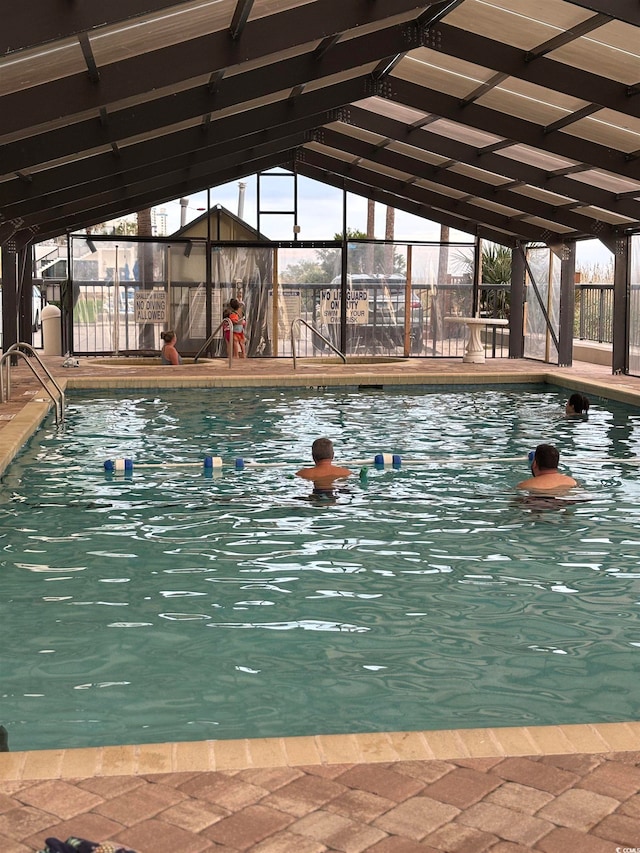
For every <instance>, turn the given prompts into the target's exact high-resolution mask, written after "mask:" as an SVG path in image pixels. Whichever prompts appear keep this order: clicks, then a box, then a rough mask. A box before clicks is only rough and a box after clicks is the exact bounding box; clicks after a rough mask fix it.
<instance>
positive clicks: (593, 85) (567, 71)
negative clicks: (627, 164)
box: [438, 23, 640, 118]
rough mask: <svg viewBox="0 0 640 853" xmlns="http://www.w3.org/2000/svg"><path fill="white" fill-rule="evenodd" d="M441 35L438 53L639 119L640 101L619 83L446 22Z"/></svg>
mask: <svg viewBox="0 0 640 853" xmlns="http://www.w3.org/2000/svg"><path fill="white" fill-rule="evenodd" d="M438 36H439V47H438V53H444V54H447V55H448V56H454V57H456V58H457V59H462V60H464V61H466V62H472V63H474V64H476V65H480V66H482V67H484V68H490V69H492V70H494V71H495V72H496V73H497V74H505V75H507V76H509V77H516V78H518V79H520V80H526V81H527V82H529V83H534V84H535V85H537V86H542V87H544V88H546V89H551V90H553V91H557V92H563V93H564V94H565V95H571V96H572V97H575V98H580V99H581V100H583V101H586V103H588V104H591V103H595V104H599V105H600V106H601V107H607V109H611V110H616V111H617V112H620V113H623V114H624V115H632V116H635V117H636V118H640V99H634V98H631V97H629V94H628V91H627V89H628V87H627V86H625V85H624V84H622V83H620V82H619V81H617V80H611V79H609V78H608V77H602V76H600V75H598V74H595V73H593V72H591V71H584V70H583V69H581V68H575V67H574V66H572V65H567V64H566V63H564V62H559V61H558V60H556V59H551V58H549V57H540V58H538V59H532V60H531V61H527V59H526V57H527V52H526V51H525V50H522V49H521V48H517V47H513V46H511V45H509V44H505V43H504V42H500V41H497V40H495V39H490V38H486V37H485V36H479V35H475V33H471V32H468V31H467V30H463V29H460V28H459V27H453V26H451V25H450V24H446V23H442V24H440V25H439V26H438ZM490 84H491V86H494V85H497V84H498V85H499V81H497V83H496V82H493V80H492V81H490ZM484 85H485V86H486V85H488V84H484ZM480 88H481V87H478V89H477V90H476V92H478V96H479V95H480V94H482V93H481V92H479V89H480ZM469 97H471V96H469Z"/></svg>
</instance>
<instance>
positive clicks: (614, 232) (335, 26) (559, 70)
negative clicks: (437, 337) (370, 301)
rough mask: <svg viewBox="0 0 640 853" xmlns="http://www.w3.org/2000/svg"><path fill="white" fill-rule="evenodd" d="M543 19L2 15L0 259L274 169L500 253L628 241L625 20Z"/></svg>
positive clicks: (354, 12)
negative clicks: (480, 239)
mask: <svg viewBox="0 0 640 853" xmlns="http://www.w3.org/2000/svg"><path fill="white" fill-rule="evenodd" d="M538 5H539V6H540V8H537V7H536V6H535V4H531V3H527V2H525V0H513V2H511V3H506V2H505V0H483V2H480V0H431V2H429V1H428V0H422V2H420V0H393V2H387V3H372V2H371V0H350V2H349V3H345V2H344V0H287V2H285V3H283V2H282V0H259V2H257V0H200V1H199V2H195V1H194V0H187V1H186V2H180V0H178V2H176V0H172V2H163V0H126V2H125V0H113V2H112V3H110V4H108V8H106V7H105V8H104V9H102V8H100V9H98V8H95V9H94V8H93V7H94V6H100V4H92V3H85V4H69V3H67V2H66V0H52V2H51V3H49V4H47V9H46V10H44V11H42V10H40V11H39V13H38V16H34V15H33V13H32V11H30V9H29V4H26V5H24V6H22V7H21V6H17V7H15V9H14V10H12V15H11V16H10V19H9V20H8V21H7V22H5V26H4V28H3V32H2V35H0V56H1V57H2V58H0V116H1V118H0V243H3V242H5V241H7V240H12V241H14V242H16V243H17V244H19V245H26V244H27V243H29V242H30V241H37V240H41V239H43V238H44V237H48V236H53V235H55V234H57V233H62V232H65V231H70V230H76V229H78V228H84V227H87V226H89V225H93V224H96V223H97V222H101V221H105V220H107V219H109V218H113V217H116V216H121V215H123V214H125V213H129V212H133V211H135V210H138V209H142V208H144V207H149V206H152V205H154V204H160V203H163V202H166V201H169V200H171V199H175V198H177V197H179V196H181V195H184V194H185V193H190V192H195V191H197V190H200V189H205V188H207V187H215V186H216V185H217V184H221V183H224V182H226V181H229V180H233V179H236V178H240V177H244V176H246V175H249V174H252V173H253V172H255V171H259V170H265V169H269V168H273V167H275V166H283V165H284V166H286V167H287V168H292V169H296V170H297V171H298V172H299V173H300V174H303V175H307V176H309V177H313V178H315V179H317V180H322V181H324V182H326V183H327V184H330V185H332V186H340V187H342V188H344V189H347V190H349V191H352V192H357V193H359V194H362V195H366V196H368V197H370V198H375V199H377V200H383V199H384V203H385V204H392V205H394V206H395V207H397V208H398V209H401V210H408V211H410V212H412V213H417V215H419V216H424V217H426V218H428V219H432V220H435V221H438V222H441V223H443V224H447V225H449V226H451V227H455V228H459V229H461V230H464V231H468V232H469V233H472V234H480V235H482V236H486V237H487V239H492V240H497V241H499V242H503V243H505V244H507V245H513V244H515V243H516V242H518V241H529V240H536V241H540V240H542V241H545V242H549V243H554V242H555V243H557V242H563V241H566V240H568V239H583V238H586V237H594V236H597V237H600V238H601V239H603V240H606V241H607V242H608V243H611V242H612V241H613V240H615V238H616V237H617V236H619V235H621V234H625V233H629V232H633V231H640V97H639V96H640V44H639V40H638V39H637V27H638V25H640V10H639V7H638V4H637V2H635V0H618V2H616V3H615V4H613V3H611V2H608V0H584V2H579V0H544V2H542V3H540V4H538ZM85 6H86V7H87V8H85ZM532 6H533V8H532Z"/></svg>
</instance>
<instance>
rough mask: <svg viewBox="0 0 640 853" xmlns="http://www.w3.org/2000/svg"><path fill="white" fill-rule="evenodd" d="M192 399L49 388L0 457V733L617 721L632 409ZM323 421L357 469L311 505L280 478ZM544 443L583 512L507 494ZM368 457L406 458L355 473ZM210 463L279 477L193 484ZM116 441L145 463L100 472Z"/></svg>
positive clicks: (473, 392)
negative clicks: (127, 474) (237, 463)
mask: <svg viewBox="0 0 640 853" xmlns="http://www.w3.org/2000/svg"><path fill="white" fill-rule="evenodd" d="M198 395H199V396H198V399H196V400H194V399H193V398H194V397H195V395H194V394H186V393H179V392H175V393H167V395H166V396H164V397H163V398H162V399H160V398H158V399H154V398H153V397H149V398H145V397H143V396H139V397H135V398H133V397H129V398H125V397H113V398H109V399H105V400H89V399H79V400H77V401H75V402H74V401H72V404H71V405H70V406H69V413H68V424H67V427H66V429H65V431H64V432H63V433H59V434H58V433H57V432H56V431H55V429H54V428H53V427H49V428H48V429H46V430H44V431H42V432H41V433H40V434H39V435H38V437H37V439H38V440H37V441H34V442H32V443H31V444H30V445H29V446H28V447H27V448H26V450H25V451H24V452H23V454H22V455H21V457H20V458H19V459H18V460H16V462H15V463H14V464H13V465H12V467H11V469H10V471H9V472H7V473H6V474H5V476H4V478H3V486H2V490H1V493H0V524H1V527H0V542H1V548H2V571H3V592H4V595H3V599H2V604H1V605H0V606H1V608H2V622H3V626H4V632H5V637H6V640H5V644H4V649H3V652H4V653H3V681H2V688H1V690H2V693H1V694H0V695H1V699H2V704H1V708H2V712H1V718H0V722H2V723H4V725H5V726H6V727H7V729H8V730H9V737H10V746H11V748H12V749H30V748H47V747H48V748H50V747H59V746H84V745H97V744H103V743H119V742H120V743H131V742H153V741H163V740H196V739H202V738H233V737H244V736H248V737H252V736H253V737H255V736H273V735H287V734H288V735H296V734H309V733H314V732H349V731H376V730H390V729H402V730H407V729H420V728H452V727H470V726H487V725H523V724H552V723H560V722H564V723H571V722H584V721H590V720H598V721H608V720H623V719H631V718H633V717H634V716H635V715H636V713H637V708H638V703H639V700H640V695H639V694H640V690H639V688H638V686H637V683H636V682H637V679H634V677H633V675H634V671H635V669H636V667H637V663H636V662H637V660H638V655H639V654H640V623H639V620H638V593H639V592H640V586H639V584H640V526H639V523H638V521H639V519H638V514H639V512H640V510H638V508H637V507H638V492H639V484H638V466H637V465H636V459H637V453H638V441H639V431H638V426H639V424H640V420H639V416H638V413H637V412H636V411H635V410H626V409H625V408H624V407H622V406H617V405H616V404H613V403H608V402H606V403H605V402H604V401H594V403H593V405H592V410H591V415H590V418H589V420H588V421H587V422H583V421H567V420H566V419H564V418H563V417H562V412H563V403H564V399H565V397H566V393H565V392H561V391H560V390H555V389H552V390H549V389H548V388H545V389H539V388H531V389H530V388H528V387H527V388H525V389H524V390H523V389H522V388H519V389H515V388H512V389H509V388H507V389H505V390H499V391H494V390H491V389H486V390H485V389H482V388H479V389H469V388H462V389H460V390H458V391H455V392H432V393H425V394H420V393H415V392H413V391H407V390H397V391H388V392H382V393H381V392H377V393H376V392H357V391H356V390H354V389H344V390H341V391H336V390H330V391H317V390H312V389H310V390H308V391H306V392H304V391H303V392H290V393H288V392H281V391H276V390H273V389H268V390H266V391H242V390H237V391H233V392H231V391H222V390H219V389H216V390H211V391H199V392H198ZM319 435H328V436H330V437H331V438H332V439H333V440H334V443H335V445H336V451H337V457H338V461H343V460H344V461H346V462H349V461H351V462H358V464H357V465H354V466H353V468H354V471H355V474H356V476H354V477H353V478H352V479H351V480H350V481H348V482H347V483H346V484H345V485H343V486H341V487H340V488H339V489H338V490H337V492H336V497H335V502H333V503H332V502H325V503H318V502H313V501H311V500H309V497H310V495H309V484H308V483H305V482H303V481H301V480H299V479H296V478H294V477H293V476H292V474H293V473H294V472H295V471H296V470H297V468H298V467H300V465H301V464H309V462H308V460H309V456H310V444H311V442H312V440H313V439H314V438H316V437H317V436H319ZM541 441H549V442H552V443H555V444H557V445H558V446H559V448H560V450H561V453H562V459H563V462H565V464H566V467H568V468H570V470H571V472H572V473H573V475H574V476H576V477H577V479H578V480H579V481H580V483H581V486H582V487H583V492H582V494H583V496H585V497H589V498H591V499H590V500H589V501H586V502H584V503H576V504H574V505H570V506H563V507H560V508H557V507H556V508H554V509H550V508H549V507H548V506H545V505H544V504H543V505H542V506H538V505H536V504H529V503H526V502H522V501H521V500H519V499H518V497H517V496H516V494H515V492H514V489H513V486H514V485H515V483H517V482H518V481H519V480H521V479H524V478H525V477H526V476H527V475H528V463H527V461H526V455H527V452H528V451H529V450H530V449H531V448H532V447H534V446H535V445H536V444H538V443H539V442H541ZM377 452H393V453H400V454H401V455H402V457H403V460H405V465H404V466H403V468H402V469H401V470H399V471H392V470H385V471H377V470H375V469H374V468H373V466H372V465H371V464H366V465H360V464H359V460H372V459H373V456H374V454H375V453H377ZM205 454H213V455H220V456H222V457H223V459H224V460H225V461H228V462H231V463H232V462H233V460H234V459H235V457H237V456H242V457H244V458H245V460H254V461H256V462H261V463H273V462H279V463H281V466H280V467H276V468H248V469H246V470H245V471H244V472H236V471H235V470H234V469H233V466H232V465H231V466H230V467H229V466H227V467H225V468H223V470H222V473H221V476H218V472H214V474H213V475H212V476H211V477H206V476H205V475H204V472H203V470H202V468H201V466H200V462H201V459H202V457H203V456H204V455H205ZM118 457H131V458H133V459H134V460H135V461H136V462H137V463H151V462H159V463H161V464H160V465H159V466H158V467H155V468H154V467H149V468H142V467H140V466H137V467H135V468H134V474H133V476H132V477H131V478H127V479H125V478H120V477H118V476H110V475H105V473H104V472H103V470H102V468H103V462H104V459H106V458H118ZM409 460H415V462H414V463H413V464H411V463H410V462H409ZM168 463H175V466H176V467H172V466H170V465H169V464H168ZM179 463H184V464H183V467H179ZM361 467H366V469H367V476H366V477H364V478H363V479H362V480H361V479H360V478H359V477H358V476H357V475H358V471H359V469H360V468H361Z"/></svg>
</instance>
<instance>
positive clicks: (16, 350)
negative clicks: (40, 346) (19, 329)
mask: <svg viewBox="0 0 640 853" xmlns="http://www.w3.org/2000/svg"><path fill="white" fill-rule="evenodd" d="M13 356H20V357H21V358H23V359H24V360H25V361H26V363H27V365H28V367H29V370H30V371H31V372H32V373H33V375H34V376H35V377H36V379H37V380H38V382H39V383H40V384H41V385H42V387H43V389H44V390H45V391H46V393H47V394H48V395H49V397H51V400H52V401H53V404H54V407H55V413H56V426H60V424H62V423H64V408H65V401H64V391H63V390H62V388H61V387H60V386H59V385H58V383H57V382H56V380H55V379H54V378H53V376H52V375H51V372H50V371H49V370H48V368H47V367H46V365H45V364H44V363H43V361H42V359H41V358H40V356H39V355H38V353H37V352H36V351H35V349H34V348H33V347H32V346H31V344H27V343H24V342H21V343H17V344H12V345H11V346H10V347H9V349H8V350H7V351H6V352H5V353H3V355H2V357H1V358H0V402H2V403H7V402H8V401H9V398H10V397H11V369H10V368H11V358H12V357H13ZM30 356H31V357H32V358H34V359H35V360H36V362H37V363H38V365H39V367H40V368H42V371H43V372H44V374H45V375H46V379H45V377H43V376H42V374H41V373H38V371H37V370H36V368H35V367H34V366H33V364H32V362H31V360H30V358H29V357H30ZM48 383H51V385H53V388H54V389H55V392H56V393H52V389H51V387H50V385H49V384H48Z"/></svg>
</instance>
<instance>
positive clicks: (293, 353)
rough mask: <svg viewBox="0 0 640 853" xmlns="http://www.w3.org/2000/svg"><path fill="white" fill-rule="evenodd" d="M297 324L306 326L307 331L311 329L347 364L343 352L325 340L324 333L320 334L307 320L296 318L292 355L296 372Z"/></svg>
mask: <svg viewBox="0 0 640 853" xmlns="http://www.w3.org/2000/svg"><path fill="white" fill-rule="evenodd" d="M297 323H301V324H302V325H303V326H306V327H307V329H309V330H310V331H312V332H313V333H314V334H316V335H317V336H318V337H319V338H320V340H321V341H324V343H325V344H326V345H327V346H328V347H329V349H332V350H333V351H334V352H335V353H336V355H339V356H340V358H341V359H342V363H343V364H346V363H347V357H346V355H345V354H344V353H343V352H341V351H340V350H339V349H338V348H337V347H335V346H334V345H333V344H332V343H331V341H330V340H329V339H328V338H325V336H324V335H323V334H322V332H319V331H318V330H317V329H316V327H315V326H314V325H313V324H312V323H308V322H307V321H306V320H303V319H302V317H296V318H295V320H293V321H292V323H291V353H292V355H293V369H294V370H295V369H296V341H295V334H294V332H295V328H296V324H297Z"/></svg>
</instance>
